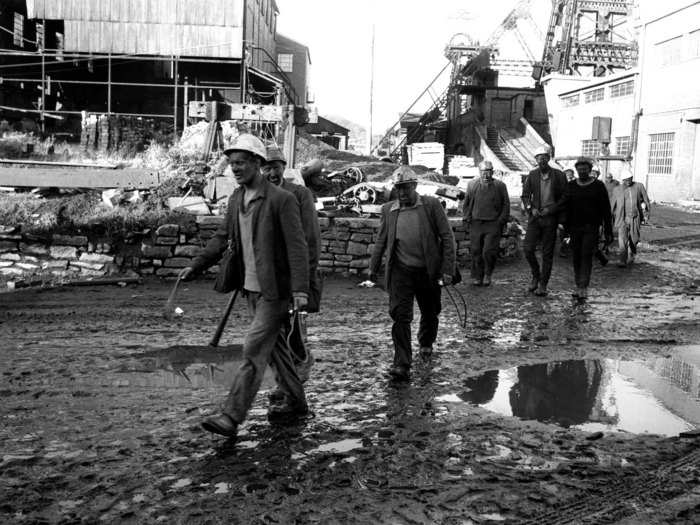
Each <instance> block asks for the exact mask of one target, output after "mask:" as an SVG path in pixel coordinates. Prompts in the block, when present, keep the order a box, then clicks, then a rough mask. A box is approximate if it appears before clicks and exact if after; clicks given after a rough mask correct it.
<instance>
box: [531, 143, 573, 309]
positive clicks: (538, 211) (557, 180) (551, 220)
mask: <svg viewBox="0 0 700 525" xmlns="http://www.w3.org/2000/svg"><path fill="white" fill-rule="evenodd" d="M534 157H535V162H537V168H535V169H534V170H532V171H531V172H530V173H528V175H527V177H525V179H524V180H523V193H522V196H521V199H522V204H523V210H524V211H525V214H526V215H527V218H528V221H527V230H526V231H525V240H524V241H523V252H524V253H525V259H527V262H528V264H529V265H530V272H531V274H532V280H531V282H530V286H529V287H528V290H529V291H531V292H535V295H538V296H545V295H547V285H548V284H549V277H550V275H551V274H552V260H553V258H554V244H555V243H556V238H557V225H558V224H559V223H560V222H561V221H562V220H563V217H562V216H561V213H562V210H563V207H564V202H565V200H566V176H565V175H564V174H563V173H562V172H561V171H559V170H558V169H555V168H553V167H551V166H550V165H549V161H550V160H551V149H550V147H549V146H547V145H542V146H540V147H539V148H537V149H536V150H535V153H534ZM539 244H541V245H542V265H541V266H540V263H539V262H538V260H537V256H536V255H535V250H536V248H537V246H538V245H539Z"/></svg>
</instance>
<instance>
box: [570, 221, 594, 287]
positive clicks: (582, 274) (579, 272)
mask: <svg viewBox="0 0 700 525" xmlns="http://www.w3.org/2000/svg"><path fill="white" fill-rule="evenodd" d="M597 249H598V226H593V225H586V226H581V227H578V228H572V229H571V254H572V257H573V262H574V282H575V283H576V286H578V287H579V288H588V285H589V284H590V282H591V270H592V269H593V254H595V251H596V250H597Z"/></svg>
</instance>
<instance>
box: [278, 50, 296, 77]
mask: <svg viewBox="0 0 700 525" xmlns="http://www.w3.org/2000/svg"><path fill="white" fill-rule="evenodd" d="M277 64H278V65H279V67H280V69H281V70H282V71H284V72H285V73H292V72H293V71H294V55H292V54H291V53H280V54H278V55H277Z"/></svg>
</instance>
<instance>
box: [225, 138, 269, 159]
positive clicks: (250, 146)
mask: <svg viewBox="0 0 700 525" xmlns="http://www.w3.org/2000/svg"><path fill="white" fill-rule="evenodd" d="M233 151H247V152H248V153H252V154H253V155H257V156H258V157H260V158H261V159H262V161H263V162H266V161H267V152H266V151H265V145H264V144H263V143H262V140H260V139H259V138H258V137H256V136H255V135H251V134H250V133H242V134H240V135H238V136H237V137H236V138H235V139H234V140H233V142H232V143H231V144H229V146H228V147H227V148H226V149H225V150H224V155H230V154H231V152H233Z"/></svg>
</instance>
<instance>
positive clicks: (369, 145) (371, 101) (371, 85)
mask: <svg viewBox="0 0 700 525" xmlns="http://www.w3.org/2000/svg"><path fill="white" fill-rule="evenodd" d="M370 63H371V70H370V76H369V126H368V132H367V156H370V155H371V154H372V117H373V114H372V111H373V104H374V24H372V47H371V61H370Z"/></svg>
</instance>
